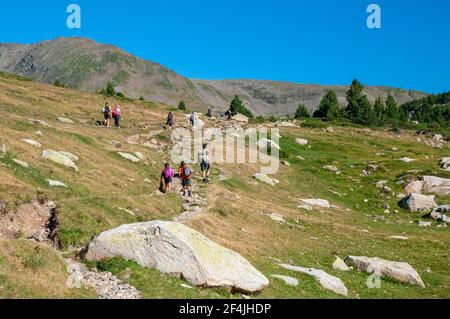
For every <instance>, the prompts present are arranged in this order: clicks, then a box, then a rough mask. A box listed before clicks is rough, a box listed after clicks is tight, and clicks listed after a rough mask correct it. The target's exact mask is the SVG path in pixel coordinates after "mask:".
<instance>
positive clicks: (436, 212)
mask: <svg viewBox="0 0 450 319" xmlns="http://www.w3.org/2000/svg"><path fill="white" fill-rule="evenodd" d="M446 214H447V215H446ZM448 214H450V205H441V206H438V207H436V208H435V209H433V211H432V212H431V214H430V217H431V218H433V219H435V220H437V221H439V222H445V223H447V224H448V223H450V217H449V215H448Z"/></svg>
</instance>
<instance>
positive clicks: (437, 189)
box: [422, 176, 450, 196]
mask: <svg viewBox="0 0 450 319" xmlns="http://www.w3.org/2000/svg"><path fill="white" fill-rule="evenodd" d="M422 180H423V186H422V191H423V192H425V193H432V194H436V195H442V196H446V195H450V179H448V178H441V177H436V176H424V177H423V178H422Z"/></svg>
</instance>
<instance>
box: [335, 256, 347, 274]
mask: <svg viewBox="0 0 450 319" xmlns="http://www.w3.org/2000/svg"><path fill="white" fill-rule="evenodd" d="M333 269H336V270H340V271H349V270H350V267H348V266H347V264H346V263H345V262H344V261H343V260H342V259H341V258H339V257H338V256H336V260H335V261H334V263H333Z"/></svg>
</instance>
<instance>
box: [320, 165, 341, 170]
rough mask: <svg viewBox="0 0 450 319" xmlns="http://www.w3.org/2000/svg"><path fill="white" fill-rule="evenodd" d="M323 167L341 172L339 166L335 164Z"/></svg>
mask: <svg viewBox="0 0 450 319" xmlns="http://www.w3.org/2000/svg"><path fill="white" fill-rule="evenodd" d="M323 169H326V170H329V171H332V172H339V168H337V167H336V166H334V165H326V166H324V167H323Z"/></svg>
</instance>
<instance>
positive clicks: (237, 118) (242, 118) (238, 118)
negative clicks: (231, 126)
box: [231, 113, 248, 123]
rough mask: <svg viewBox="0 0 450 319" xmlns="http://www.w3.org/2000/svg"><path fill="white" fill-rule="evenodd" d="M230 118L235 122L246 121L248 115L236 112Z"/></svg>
mask: <svg viewBox="0 0 450 319" xmlns="http://www.w3.org/2000/svg"><path fill="white" fill-rule="evenodd" d="M231 119H232V120H234V121H236V122H241V123H248V117H247V116H245V115H243V114H240V113H238V114H236V115H235V116H233V117H232V118H231Z"/></svg>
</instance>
